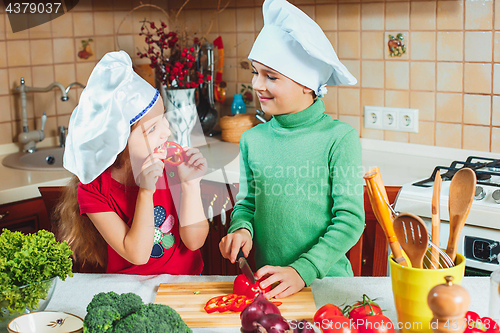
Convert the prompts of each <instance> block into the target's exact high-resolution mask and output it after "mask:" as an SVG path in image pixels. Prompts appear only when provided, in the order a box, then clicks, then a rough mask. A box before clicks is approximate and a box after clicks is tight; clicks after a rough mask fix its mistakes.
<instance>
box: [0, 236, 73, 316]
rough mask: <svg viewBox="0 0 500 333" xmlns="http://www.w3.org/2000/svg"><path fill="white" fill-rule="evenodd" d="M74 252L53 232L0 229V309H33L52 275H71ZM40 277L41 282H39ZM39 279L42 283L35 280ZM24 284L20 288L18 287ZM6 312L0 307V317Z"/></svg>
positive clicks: (17, 310) (35, 307) (12, 310)
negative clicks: (22, 231)
mask: <svg viewBox="0 0 500 333" xmlns="http://www.w3.org/2000/svg"><path fill="white" fill-rule="evenodd" d="M72 254H73V251H71V249H70V247H69V245H68V243H67V242H66V241H64V242H57V241H56V238H55V236H54V234H53V233H52V232H50V231H47V230H39V231H38V232H36V233H33V234H23V233H21V232H19V231H15V232H12V231H10V230H8V229H3V230H2V233H1V234H0V309H1V308H8V310H9V311H11V312H18V313H23V312H24V310H25V309H26V308H28V309H29V310H36V309H37V308H38V300H39V299H44V298H46V297H47V295H48V291H49V289H50V287H51V286H52V281H50V280H49V281H45V280H48V279H51V278H53V277H56V276H57V277H59V278H61V279H62V280H65V279H66V277H67V276H73V272H72V268H73V262H72V260H71V258H70V256H71V255H72ZM42 281H43V282H42ZM36 282H41V283H36ZM21 286H25V287H23V288H18V287H21ZM4 315H6V313H4V311H0V321H2V317H3V316H4Z"/></svg>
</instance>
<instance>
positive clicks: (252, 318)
mask: <svg viewBox="0 0 500 333" xmlns="http://www.w3.org/2000/svg"><path fill="white" fill-rule="evenodd" d="M268 314H275V315H278V316H279V317H280V318H283V317H281V312H280V310H279V309H278V307H277V306H276V305H275V304H274V303H273V302H270V301H268V300H267V299H266V297H265V296H264V294H263V293H259V295H257V297H256V298H255V300H254V301H253V302H252V303H250V304H249V305H248V306H247V307H246V308H245V309H244V310H243V311H242V312H241V314H240V319H241V328H242V329H243V332H256V331H258V326H257V323H258V322H260V320H261V318H262V317H264V316H265V315H268ZM283 320H284V319H283ZM284 321H285V322H286V320H284ZM287 325H288V323H287ZM262 326H264V325H262ZM276 332H280V331H276Z"/></svg>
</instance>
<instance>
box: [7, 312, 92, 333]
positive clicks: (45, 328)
mask: <svg viewBox="0 0 500 333" xmlns="http://www.w3.org/2000/svg"><path fill="white" fill-rule="evenodd" d="M7 329H8V330H9V332H10V333H28V332H29V333H49V332H50V333H76V332H82V331H83V319H82V318H80V317H78V316H75V315H72V314H71V313H66V312H57V311H37V312H31V313H26V314H23V315H21V316H19V317H17V318H14V319H12V320H11V321H10V323H9V325H8V326H7Z"/></svg>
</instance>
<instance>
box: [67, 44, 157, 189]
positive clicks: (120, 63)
mask: <svg viewBox="0 0 500 333" xmlns="http://www.w3.org/2000/svg"><path fill="white" fill-rule="evenodd" d="M158 97H159V93H158V90H156V89H155V88H154V87H153V86H151V84H149V83H148V82H146V81H145V80H144V79H142V78H141V77H140V76H139V75H138V74H137V73H135V72H134V70H133V69H132V60H131V59H130V56H129V55H128V54H127V53H126V52H124V51H118V52H109V53H107V54H106V55H104V57H102V59H101V61H99V62H98V63H97V65H96V66H95V67H94V70H93V71H92V74H90V77H89V80H88V82H87V86H86V87H85V89H84V90H83V92H82V94H81V96H80V101H79V104H78V105H77V106H76V108H75V109H74V110H73V113H72V114H71V118H70V120H69V128H68V137H67V138H66V148H65V150H64V162H63V163H64V168H66V169H67V170H68V171H70V172H72V173H73V174H75V175H76V176H78V178H79V179H80V181H81V182H82V183H84V184H88V183H90V182H91V181H93V180H94V179H96V178H97V176H99V175H100V174H101V173H102V172H103V171H104V170H106V169H107V168H108V167H109V166H111V165H112V164H113V163H114V162H115V160H116V157H117V156H118V154H119V153H121V152H122V151H123V150H124V149H125V147H126V145H127V140H128V137H129V135H130V126H131V125H132V124H134V123H135V122H137V121H138V120H139V119H141V118H142V117H143V116H144V115H145V114H146V113H147V112H148V111H149V110H151V108H152V107H153V105H154V104H155V103H156V101H157V100H158Z"/></svg>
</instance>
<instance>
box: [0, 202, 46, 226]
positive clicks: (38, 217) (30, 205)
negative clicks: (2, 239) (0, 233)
mask: <svg viewBox="0 0 500 333" xmlns="http://www.w3.org/2000/svg"><path fill="white" fill-rule="evenodd" d="M3 228H6V229H9V230H12V231H21V232H23V233H32V232H36V231H38V230H40V229H46V230H49V231H51V229H52V228H51V225H50V221H49V217H48V215H47V211H46V210H45V205H44V203H43V200H42V198H34V199H28V200H23V201H18V202H13V203H9V204H5V205H1V206H0V230H1V229H3Z"/></svg>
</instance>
